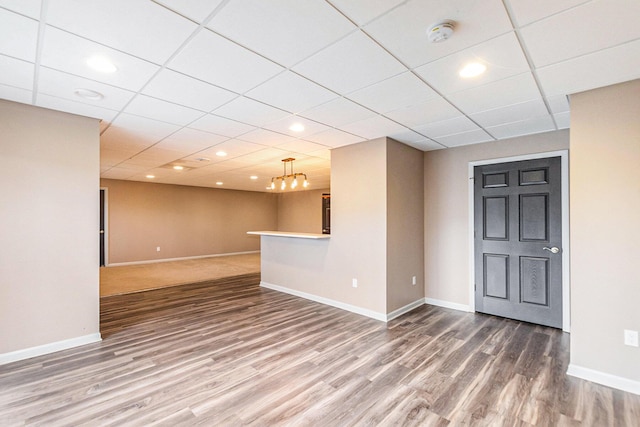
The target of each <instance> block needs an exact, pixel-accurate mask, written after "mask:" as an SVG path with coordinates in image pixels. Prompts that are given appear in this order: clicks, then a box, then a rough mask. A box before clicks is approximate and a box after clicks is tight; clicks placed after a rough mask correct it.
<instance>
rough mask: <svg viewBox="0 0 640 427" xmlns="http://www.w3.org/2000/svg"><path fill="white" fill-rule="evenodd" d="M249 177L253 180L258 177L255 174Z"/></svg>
mask: <svg viewBox="0 0 640 427" xmlns="http://www.w3.org/2000/svg"><path fill="white" fill-rule="evenodd" d="M249 178H250V179H253V180H254V181H255V180H256V179H258V177H257V176H256V175H251V176H250V177H249Z"/></svg>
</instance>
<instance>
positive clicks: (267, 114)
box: [213, 96, 290, 126]
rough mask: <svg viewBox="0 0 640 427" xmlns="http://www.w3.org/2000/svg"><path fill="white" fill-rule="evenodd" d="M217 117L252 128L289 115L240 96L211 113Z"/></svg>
mask: <svg viewBox="0 0 640 427" xmlns="http://www.w3.org/2000/svg"><path fill="white" fill-rule="evenodd" d="M213 113H214V114H215V115H217V116H221V117H226V118H228V119H232V120H237V121H239V122H243V123H247V124H250V125H254V126H264V125H266V124H268V123H271V122H275V121H276V120H280V119H282V118H285V117H287V116H289V115H290V113H289V112H287V111H284V110H280V109H278V108H275V107H272V106H270V105H267V104H263V103H262V102H259V101H255V100H253V99H249V98H246V97H244V96H240V97H238V98H236V99H234V100H233V101H231V102H228V103H226V104H224V105H223V106H222V107H220V108H217V109H215V110H214V111H213Z"/></svg>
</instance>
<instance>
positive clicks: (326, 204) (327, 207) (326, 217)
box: [322, 193, 331, 234]
mask: <svg viewBox="0 0 640 427" xmlns="http://www.w3.org/2000/svg"><path fill="white" fill-rule="evenodd" d="M322 234H331V194H328V193H323V194H322Z"/></svg>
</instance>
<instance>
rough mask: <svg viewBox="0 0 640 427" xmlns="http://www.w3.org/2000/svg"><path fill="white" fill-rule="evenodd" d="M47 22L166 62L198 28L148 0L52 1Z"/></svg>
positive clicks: (148, 57) (148, 58)
mask: <svg viewBox="0 0 640 427" xmlns="http://www.w3.org/2000/svg"><path fill="white" fill-rule="evenodd" d="M47 24H49V25H52V26H54V27H57V28H60V29H64V30H66V31H69V32H71V33H73V34H76V35H79V36H82V37H85V38H88V39H90V40H93V41H96V42H98V43H100V44H103V45H106V46H110V47H112V48H114V49H117V50H119V51H121V52H126V53H129V54H131V55H135V56H137V57H138V58H143V59H146V60H148V61H151V62H154V63H156V64H163V63H165V62H166V61H167V60H168V59H169V57H170V56H171V55H172V54H173V53H174V52H175V50H176V49H178V48H179V47H180V45H182V43H184V41H185V40H186V39H187V38H188V37H189V36H190V35H191V33H193V32H194V31H195V30H196V28H198V26H197V24H195V23H193V22H191V21H189V20H187V19H185V18H183V17H182V16H180V15H177V14H175V13H173V12H171V11H169V10H167V9H166V8H164V7H162V6H160V5H158V4H156V3H154V2H151V1H146V0H109V1H77V0H56V1H53V2H49V6H48V8H47ZM151 40H152V41H153V43H150V41H151Z"/></svg>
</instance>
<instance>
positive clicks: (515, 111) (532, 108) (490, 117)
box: [469, 99, 548, 127]
mask: <svg viewBox="0 0 640 427" xmlns="http://www.w3.org/2000/svg"><path fill="white" fill-rule="evenodd" d="M545 114H548V111H547V107H546V106H545V105H544V102H543V101H542V99H534V100H531V101H526V102H521V103H519V104H513V105H507V106H505V107H499V108H495V109H493V110H486V111H482V112H480V113H476V114H471V115H470V116H469V117H471V118H472V119H473V120H475V121H476V123H478V124H479V125H480V126H483V127H487V126H498V125H502V124H505V123H512V122H518V121H522V120H526V119H529V118H531V117H540V116H544V115H545Z"/></svg>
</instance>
